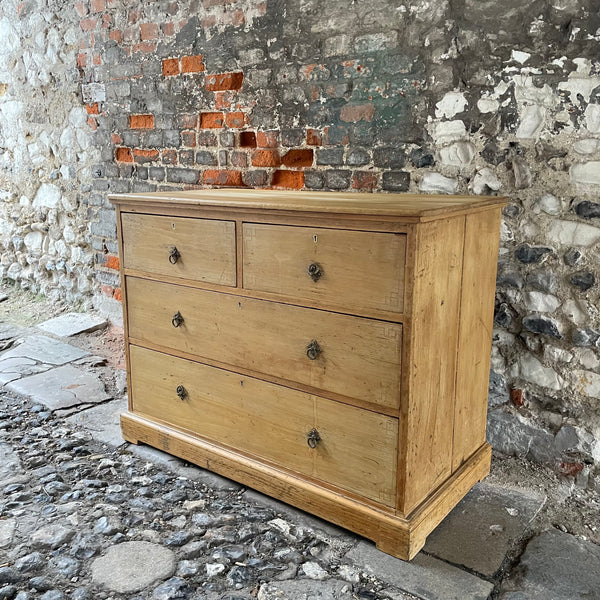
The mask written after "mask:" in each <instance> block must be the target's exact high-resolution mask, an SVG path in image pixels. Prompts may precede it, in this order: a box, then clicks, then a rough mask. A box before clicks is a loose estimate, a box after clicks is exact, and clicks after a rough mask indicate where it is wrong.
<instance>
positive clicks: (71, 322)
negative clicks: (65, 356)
mask: <svg viewBox="0 0 600 600" xmlns="http://www.w3.org/2000/svg"><path fill="white" fill-rule="evenodd" d="M107 324H108V321H107V320H106V319H105V318H103V317H100V316H98V315H93V314H90V313H66V314H64V315H60V316H59V317H55V318H54V319H50V320H48V321H44V322H43V323H42V324H41V325H38V328H39V329H42V330H43V331H46V332H47V333H51V334H53V335H56V336H58V337H70V336H72V335H77V334H79V333H89V332H91V331H97V330H98V329H102V328H103V327H106V325H107Z"/></svg>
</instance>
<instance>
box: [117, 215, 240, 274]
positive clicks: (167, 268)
mask: <svg viewBox="0 0 600 600" xmlns="http://www.w3.org/2000/svg"><path fill="white" fill-rule="evenodd" d="M121 228H122V231H123V266H124V267H125V268H127V269H135V270H138V271H144V272H147V273H154V274H157V275H167V276H171V277H179V278H182V279H193V280H195V281H203V282H206V283H216V284H219V285H228V286H235V285H236V257H235V223H234V222H233V221H213V220H208V219H188V218H183V217H162V216H158V215H140V214H134V213H122V214H121Z"/></svg>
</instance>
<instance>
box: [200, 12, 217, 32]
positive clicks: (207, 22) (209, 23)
mask: <svg viewBox="0 0 600 600" xmlns="http://www.w3.org/2000/svg"><path fill="white" fill-rule="evenodd" d="M216 24H217V17H215V15H209V16H208V17H204V18H203V19H202V21H200V25H202V29H208V28H209V27H214V26H215V25H216Z"/></svg>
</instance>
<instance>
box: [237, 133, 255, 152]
mask: <svg viewBox="0 0 600 600" xmlns="http://www.w3.org/2000/svg"><path fill="white" fill-rule="evenodd" d="M240 147H242V148H256V133H254V131H242V132H241V133H240Z"/></svg>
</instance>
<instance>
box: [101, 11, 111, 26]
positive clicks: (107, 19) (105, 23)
mask: <svg viewBox="0 0 600 600" xmlns="http://www.w3.org/2000/svg"><path fill="white" fill-rule="evenodd" d="M112 25H113V18H112V15H109V14H108V13H104V14H103V15H102V29H109V28H111V27H112Z"/></svg>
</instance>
